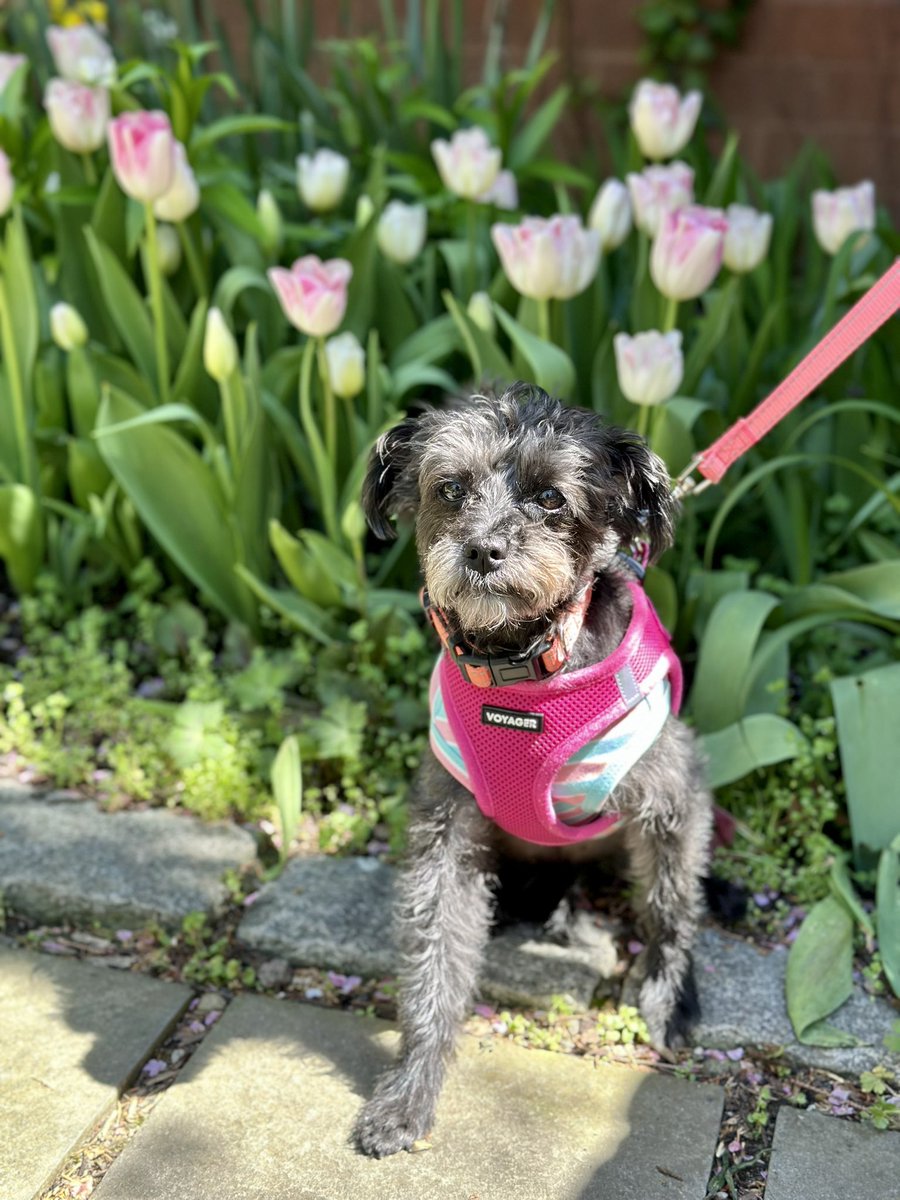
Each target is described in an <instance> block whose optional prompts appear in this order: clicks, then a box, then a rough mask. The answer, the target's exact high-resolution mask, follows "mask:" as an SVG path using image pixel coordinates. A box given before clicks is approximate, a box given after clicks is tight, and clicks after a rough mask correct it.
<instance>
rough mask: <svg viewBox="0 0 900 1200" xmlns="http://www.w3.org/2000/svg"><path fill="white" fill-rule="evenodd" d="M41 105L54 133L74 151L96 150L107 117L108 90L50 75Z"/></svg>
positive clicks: (61, 143) (68, 148) (59, 140)
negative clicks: (51, 77)
mask: <svg viewBox="0 0 900 1200" xmlns="http://www.w3.org/2000/svg"><path fill="white" fill-rule="evenodd" d="M44 108H46V110H47V118H48V120H49V121H50V129H51V130H52V132H53V136H54V137H55V138H56V140H57V141H58V142H59V144H60V145H61V146H64V147H65V148H66V150H71V151H72V152H73V153H74V154H89V153H91V152H92V151H93V150H99V148H100V147H101V146H102V145H103V141H104V139H105V137H106V125H107V122H108V121H109V92H108V91H107V90H106V88H102V87H96V88H92V87H86V86H85V85H84V84H82V83H70V82H69V81H67V80H65V79H51V80H50V82H49V83H48V84H47V90H46V92H45V93H44Z"/></svg>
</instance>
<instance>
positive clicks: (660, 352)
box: [613, 329, 684, 405]
mask: <svg viewBox="0 0 900 1200" xmlns="http://www.w3.org/2000/svg"><path fill="white" fill-rule="evenodd" d="M613 349H614V350H615V354H616V374H617V375H618V377H619V387H620V388H621V390H622V395H623V396H625V397H626V399H628V400H630V401H631V402H632V404H646V405H650V404H662V402H663V401H664V400H668V399H670V398H671V397H672V396H674V395H675V393H676V392H677V391H678V387H679V385H680V383H681V380H682V377H683V375H684V358H683V356H682V353H681V334H680V333H679V332H678V330H677V329H675V330H673V331H672V332H671V333H656V332H655V331H653V332H650V333H638V334H635V336H634V337H629V336H628V334H627V333H617V334H616V336H615V337H614V338H613Z"/></svg>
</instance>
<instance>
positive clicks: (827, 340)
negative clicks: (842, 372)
mask: <svg viewBox="0 0 900 1200" xmlns="http://www.w3.org/2000/svg"><path fill="white" fill-rule="evenodd" d="M898 308H900V258H898V259H896V260H895V262H894V264H893V266H891V267H889V268H888V270H887V271H885V273H884V275H882V277H881V278H880V279H879V280H878V282H877V283H875V284H873V285H872V287H870V288H869V290H868V291H867V292H866V294H865V295H864V296H863V297H862V298H861V299H860V300H858V301H857V302H856V304H854V305H853V307H852V308H851V309H850V311H849V312H848V313H846V314H845V315H844V316H843V317H842V318H841V319H840V321H838V323H837V325H835V327H834V328H833V329H832V330H831V332H830V333H827V334H826V335H825V337H823V338H822V340H821V342H819V343H818V345H816V346H814V347H813V348H812V350H810V352H809V354H807V356H806V358H804V359H803V361H802V362H800V363H798V365H797V366H796V367H795V368H794V369H793V371H791V373H790V375H788V377H787V379H785V380H784V381H783V382H782V383H780V384H779V385H778V387H777V388H776V389H775V391H774V392H772V393H770V395H768V396H767V397H766V398H765V400H761V401H760V403H759V404H757V406H756V408H754V410H753V412H752V413H750V415H749V416H748V417H741V418H740V419H739V420H738V421H735V423H734V424H733V425H732V426H731V428H730V429H726V431H725V432H724V433H723V434H722V436H721V437H720V438H718V439H717V440H716V441H715V442H713V444H712V445H711V446H710V447H709V448H708V449H707V450H704V451H703V453H702V454H698V455H697V456H696V457H695V458H693V459H692V460H691V461H690V462H689V463H688V465H687V466H686V467H685V469H684V470H683V471H682V472H681V474H680V475H679V476H678V479H677V480H676V481H675V488H674V492H673V494H674V495H675V497H676V499H681V497H682V496H685V495H686V494H687V493H688V492H695V493H696V492H701V491H703V489H704V488H707V487H709V485H710V484H711V483H718V482H719V480H720V479H721V478H722V476H723V475H724V474H725V472H726V471H727V470H728V468H729V467H730V466H731V465H732V464H733V463H734V462H736V461H737V459H739V458H740V457H741V455H742V454H745V453H746V452H747V451H748V450H749V449H750V447H751V446H755V445H756V443H757V442H758V441H759V440H760V438H763V437H765V435H766V434H767V433H768V432H769V430H770V429H772V428H773V427H774V426H775V425H777V424H778V422H779V421H780V420H781V419H782V418H783V417H786V416H787V414H788V413H789V412H790V411H791V409H793V408H796V407H797V405H798V404H799V403H800V401H801V400H805V399H806V397H807V396H808V395H809V394H810V392H812V391H815V389H816V388H817V387H818V386H819V384H820V383H821V382H822V381H823V380H824V379H827V378H828V376H829V375H830V374H831V373H832V372H833V371H835V370H836V369H837V368H838V367H839V366H840V365H841V363H842V362H843V361H844V360H845V359H846V358H849V357H850V355H851V354H852V353H853V351H854V350H857V349H859V347H860V346H861V345H862V344H863V342H865V341H867V340H868V339H869V338H870V337H871V336H872V334H873V333H874V332H875V330H876V329H878V328H879V327H880V326H881V325H883V324H884V323H885V321H886V320H887V319H888V317H892V316H893V315H894V313H895V312H896V311H897V309H898ZM694 471H699V472H700V474H701V475H702V476H703V477H704V478H703V480H702V481H701V482H696V481H695V480H693V479H691V478H690V476H691V475H692V474H693V473H694Z"/></svg>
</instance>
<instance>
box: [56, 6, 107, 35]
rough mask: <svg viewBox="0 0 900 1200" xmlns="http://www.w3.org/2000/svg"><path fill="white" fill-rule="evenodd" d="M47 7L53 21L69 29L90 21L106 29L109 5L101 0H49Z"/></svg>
mask: <svg viewBox="0 0 900 1200" xmlns="http://www.w3.org/2000/svg"><path fill="white" fill-rule="evenodd" d="M47 8H48V10H49V12H50V20H51V22H52V23H53V24H54V25H62V26H64V27H65V28H68V29H71V28H72V26H74V25H86V24H88V22H90V24H92V25H96V26H97V27H98V28H99V29H105V28H106V22H107V20H108V19H109V6H108V5H107V4H102V3H100V0H48V5H47Z"/></svg>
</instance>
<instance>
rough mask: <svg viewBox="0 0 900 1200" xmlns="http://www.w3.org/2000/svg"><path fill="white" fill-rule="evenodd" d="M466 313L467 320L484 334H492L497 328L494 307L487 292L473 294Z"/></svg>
mask: <svg viewBox="0 0 900 1200" xmlns="http://www.w3.org/2000/svg"><path fill="white" fill-rule="evenodd" d="M466 312H467V313H468V314H469V318H470V319H471V320H472V321H473V322H474V323H475V324H476V325H477V326H478V328H479V329H481V330H483V331H484V332H485V333H489V334H493V333H494V332H495V330H496V328H497V318H496V317H495V316H494V306H493V304H491V298H490V296H489V295H488V294H487V292H473V293H472V298H471V300H470V301H469V304H468V307H467V308H466Z"/></svg>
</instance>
